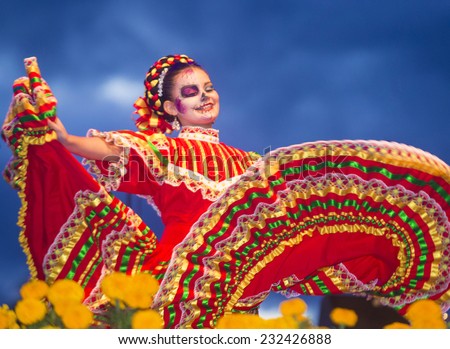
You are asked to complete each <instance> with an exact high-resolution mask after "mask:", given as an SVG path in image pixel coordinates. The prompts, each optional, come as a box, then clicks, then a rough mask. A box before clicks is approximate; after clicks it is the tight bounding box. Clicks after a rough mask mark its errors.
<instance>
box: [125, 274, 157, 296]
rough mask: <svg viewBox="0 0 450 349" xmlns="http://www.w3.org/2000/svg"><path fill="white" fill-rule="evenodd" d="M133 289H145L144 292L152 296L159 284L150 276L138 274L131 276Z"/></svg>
mask: <svg viewBox="0 0 450 349" xmlns="http://www.w3.org/2000/svg"><path fill="white" fill-rule="evenodd" d="M131 282H132V283H133V288H136V287H139V288H142V289H145V290H146V292H147V293H148V294H149V295H151V296H153V295H155V294H156V292H158V290H159V282H158V280H156V279H155V278H154V277H153V276H152V275H151V274H147V273H139V274H135V275H133V276H131Z"/></svg>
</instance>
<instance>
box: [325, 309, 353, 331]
mask: <svg viewBox="0 0 450 349" xmlns="http://www.w3.org/2000/svg"><path fill="white" fill-rule="evenodd" d="M330 319H331V321H333V323H335V324H336V325H340V326H345V327H354V326H355V325H356V322H357V321H358V315H356V313H355V312H354V311H353V310H351V309H344V308H334V309H333V310H332V311H331V313H330Z"/></svg>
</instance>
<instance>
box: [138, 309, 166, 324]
mask: <svg viewBox="0 0 450 349" xmlns="http://www.w3.org/2000/svg"><path fill="white" fill-rule="evenodd" d="M163 325H164V324H163V320H162V317H161V315H159V313H158V312H156V311H155V310H152V309H148V310H139V311H137V312H136V313H134V314H133V317H132V318H131V328H134V329H145V328H156V329H161V328H163Z"/></svg>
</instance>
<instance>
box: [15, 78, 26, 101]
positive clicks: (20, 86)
mask: <svg viewBox="0 0 450 349" xmlns="http://www.w3.org/2000/svg"><path fill="white" fill-rule="evenodd" d="M13 92H14V96H17V95H18V94H21V93H25V94H27V95H29V94H30V80H29V79H28V77H26V76H22V77H20V78H18V79H16V80H15V81H14V83H13Z"/></svg>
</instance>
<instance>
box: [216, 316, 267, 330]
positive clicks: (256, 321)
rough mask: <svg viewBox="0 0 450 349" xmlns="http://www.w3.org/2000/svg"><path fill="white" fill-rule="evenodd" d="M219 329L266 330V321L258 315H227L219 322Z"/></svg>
mask: <svg viewBox="0 0 450 349" xmlns="http://www.w3.org/2000/svg"><path fill="white" fill-rule="evenodd" d="M216 328H218V329H227V328H229V329H244V328H245V329H250V328H253V329H257V328H264V319H263V318H261V317H259V316H258V315H256V314H239V313H232V314H225V315H224V316H223V317H221V318H220V319H219V320H218V321H217V326H216Z"/></svg>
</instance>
